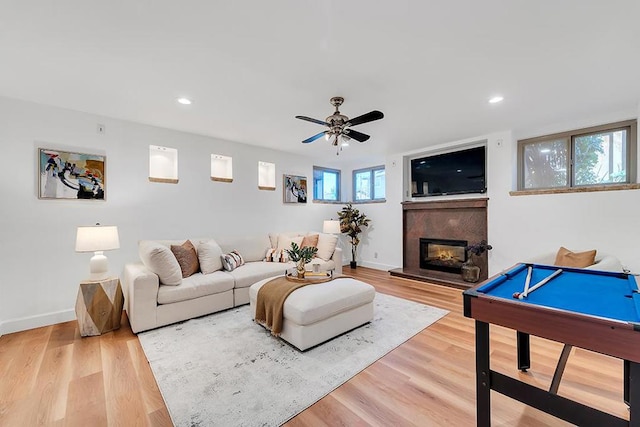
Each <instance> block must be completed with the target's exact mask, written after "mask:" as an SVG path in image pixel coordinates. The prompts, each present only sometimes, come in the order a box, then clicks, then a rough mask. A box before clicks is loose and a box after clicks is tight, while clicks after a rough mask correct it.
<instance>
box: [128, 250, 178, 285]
mask: <svg viewBox="0 0 640 427" xmlns="http://www.w3.org/2000/svg"><path fill="white" fill-rule="evenodd" d="M138 255H139V256H140V259H141V260H142V263H143V264H144V265H145V267H147V268H148V269H149V270H151V272H153V273H154V274H156V275H157V276H158V278H159V279H160V283H162V284H163V285H172V286H177V285H179V284H180V283H182V270H181V269H180V264H178V260H177V259H176V257H175V256H174V255H173V252H171V249H169V248H168V247H167V246H165V245H163V244H161V243H158V242H155V241H153V240H143V241H141V242H140V244H139V245H138Z"/></svg>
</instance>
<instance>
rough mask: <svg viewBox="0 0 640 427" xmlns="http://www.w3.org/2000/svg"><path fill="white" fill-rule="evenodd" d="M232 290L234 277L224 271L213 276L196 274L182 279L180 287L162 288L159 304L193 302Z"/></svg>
mask: <svg viewBox="0 0 640 427" xmlns="http://www.w3.org/2000/svg"><path fill="white" fill-rule="evenodd" d="M231 289H233V277H231V276H230V275H229V274H228V273H225V272H224V271H216V272H214V273H211V274H202V273H196V274H193V275H191V276H189V277H187V278H185V279H182V283H181V284H180V285H178V286H160V288H159V289H158V304H171V303H174V302H179V301H187V300H192V299H195V298H199V297H203V296H206V295H213V294H218V293H220V292H225V291H228V290H231Z"/></svg>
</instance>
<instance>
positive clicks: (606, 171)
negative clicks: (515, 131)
mask: <svg viewBox="0 0 640 427" xmlns="http://www.w3.org/2000/svg"><path fill="white" fill-rule="evenodd" d="M636 128H637V122H636V121H635V120H630V121H626V122H619V123H611V124H608V125H603V126H596V127H592V128H587V129H578V130H575V131H569V132H564V133H559V134H554V135H547V136H541V137H538V138H531V139H525V140H521V141H518V163H519V164H518V189H519V190H530V189H544V188H571V187H584V186H593V185H599V186H602V185H614V184H625V183H631V182H635V177H636V175H635V169H636V164H635V163H636V155H635V152H636V151H635V150H636V142H635V141H636Z"/></svg>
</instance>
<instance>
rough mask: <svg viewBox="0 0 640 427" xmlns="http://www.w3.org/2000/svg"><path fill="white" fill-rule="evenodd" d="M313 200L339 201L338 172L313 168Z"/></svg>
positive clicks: (317, 167)
mask: <svg viewBox="0 0 640 427" xmlns="http://www.w3.org/2000/svg"><path fill="white" fill-rule="evenodd" d="M313 198H314V200H321V201H327V202H337V201H339V200H340V171H339V170H337V169H328V168H323V167H319V166H314V167H313Z"/></svg>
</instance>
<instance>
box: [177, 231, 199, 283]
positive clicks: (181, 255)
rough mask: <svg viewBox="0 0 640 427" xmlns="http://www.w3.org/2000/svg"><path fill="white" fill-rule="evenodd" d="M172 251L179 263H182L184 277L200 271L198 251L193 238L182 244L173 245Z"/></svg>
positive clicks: (181, 268)
mask: <svg viewBox="0 0 640 427" xmlns="http://www.w3.org/2000/svg"><path fill="white" fill-rule="evenodd" d="M171 252H173V255H175V257H176V259H177V260H178V264H180V270H181V271H182V278H183V279H184V278H185V277H189V276H191V275H192V274H195V273H197V272H199V271H200V263H199V262H198V253H197V252H196V248H195V247H194V246H193V243H191V240H187V241H186V242H184V243H183V244H181V245H171Z"/></svg>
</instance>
